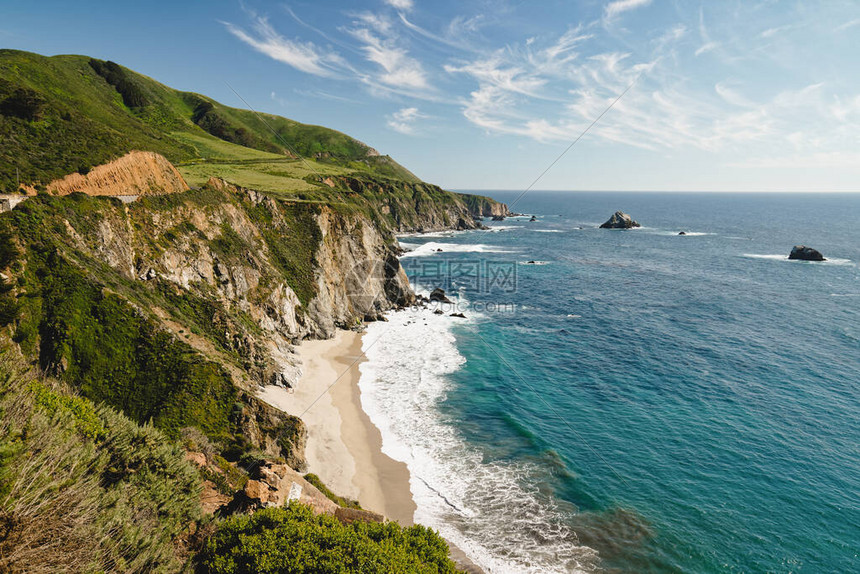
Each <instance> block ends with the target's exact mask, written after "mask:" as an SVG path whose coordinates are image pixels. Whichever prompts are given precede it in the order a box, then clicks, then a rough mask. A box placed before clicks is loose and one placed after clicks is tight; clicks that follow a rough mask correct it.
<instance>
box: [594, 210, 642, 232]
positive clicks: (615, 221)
mask: <svg viewBox="0 0 860 574" xmlns="http://www.w3.org/2000/svg"><path fill="white" fill-rule="evenodd" d="M632 227H641V225H639V224H638V223H636V222H635V221H633V218H632V217H630V216H629V215H627V214H626V213H624V212H623V211H616V212H615V213H613V214H612V217H610V218H609V219H608V220H606V222H605V223H604V224H603V225H601V226H600V229H630V228H632Z"/></svg>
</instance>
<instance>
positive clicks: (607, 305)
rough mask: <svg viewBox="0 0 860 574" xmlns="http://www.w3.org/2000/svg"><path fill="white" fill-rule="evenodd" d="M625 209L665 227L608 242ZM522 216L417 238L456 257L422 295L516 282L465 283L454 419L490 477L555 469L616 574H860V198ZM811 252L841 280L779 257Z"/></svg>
mask: <svg viewBox="0 0 860 574" xmlns="http://www.w3.org/2000/svg"><path fill="white" fill-rule="evenodd" d="M490 195H492V196H493V197H495V198H497V199H499V200H501V201H511V200H512V199H513V197H514V196H515V195H516V194H510V193H502V192H499V193H491V194H490ZM617 209H622V210H624V211H626V212H628V213H630V214H631V215H632V216H633V217H634V219H636V220H638V221H639V222H640V223H641V224H642V225H643V226H644V228H643V229H639V230H632V231H616V230H600V229H597V228H596V226H597V225H598V224H599V223H601V222H602V221H604V220H606V219H607V218H608V217H609V216H610V215H611V214H612V213H613V212H614V211H615V210H617ZM515 210H517V211H522V212H526V213H529V214H532V213H533V214H537V217H538V221H536V222H531V223H530V222H528V221H527V220H523V219H509V220H506V221H504V222H502V223H490V222H489V221H488V222H487V223H488V224H489V225H492V226H494V227H500V226H501V227H503V230H502V231H499V232H496V233H488V232H467V233H462V234H455V235H451V236H444V237H434V238H432V239H431V238H422V237H418V238H414V237H413V238H407V239H404V240H403V241H404V242H407V243H410V244H422V243H426V242H427V241H431V240H432V241H433V242H436V243H441V244H443V247H444V248H443V252H442V253H434V254H432V255H426V256H424V257H416V258H414V259H412V260H411V261H410V260H404V263H407V262H409V263H410V264H409V265H406V268H407V270H408V271H409V272H410V275H411V276H412V277H413V279H415V278H416V275H418V276H420V275H421V274H422V273H423V274H424V275H425V279H427V276H428V275H430V274H431V273H430V271H428V269H427V266H426V265H424V264H425V263H426V262H428V261H431V260H436V261H440V262H444V265H446V266H450V265H453V264H456V263H461V264H472V263H477V264H479V265H482V266H483V267H481V270H482V271H481V274H482V279H486V278H487V273H486V270H485V267H486V265H487V262H490V263H491V264H493V265H495V266H496V268H497V269H505V268H506V266H509V267H510V266H512V267H511V268H513V269H515V270H516V282H515V285H514V288H513V289H510V290H509V291H505V289H506V288H510V287H511V285H510V284H506V285H501V286H500V285H495V287H494V288H493V289H487V288H486V287H487V286H486V285H485V284H481V285H479V286H478V288H473V285H472V279H471V278H470V277H464V276H463V275H462V274H461V271H460V270H457V271H456V272H454V273H453V277H452V279H453V285H449V288H453V289H454V290H456V288H457V287H463V286H466V287H468V288H467V289H466V290H465V291H463V295H464V297H465V298H466V299H468V301H469V302H470V304H471V305H472V306H473V308H475V309H477V311H476V312H475V313H474V315H475V317H477V320H476V321H472V322H468V323H464V324H463V325H461V326H459V327H456V328H455V331H454V333H455V335H456V343H457V347H458V349H459V352H460V353H461V354H462V355H463V357H465V359H466V362H465V364H463V365H462V367H461V368H460V369H459V370H457V371H456V372H454V373H452V374H450V375H449V377H450V379H451V382H452V386H451V389H450V390H449V392H448V393H447V395H446V397H445V399H444V401H443V402H442V403H441V404H440V405H438V408H439V409H440V411H441V413H442V414H443V415H444V416H445V417H446V420H448V421H450V423H451V424H454V425H455V426H456V428H457V431H458V432H459V433H460V434H461V436H462V437H463V439H464V440H465V441H466V442H467V443H468V444H469V445H471V446H472V447H474V448H475V449H477V450H478V451H479V452H481V453H482V456H483V459H484V462H485V463H488V464H489V463H493V462H502V463H512V464H526V465H529V467H530V468H534V469H536V470H535V471H534V472H532V473H531V475H530V478H529V480H530V481H531V482H532V483H533V485H535V486H536V487H537V488H538V494H539V496H541V497H544V498H545V499H546V501H547V503H548V504H549V503H551V502H552V501H554V502H555V503H556V504H557V505H558V511H559V513H560V515H561V516H562V517H563V519H564V521H565V522H566V523H567V524H568V525H569V526H570V528H571V529H572V530H573V532H575V533H576V535H577V536H578V541H579V543H581V544H583V545H585V546H588V547H590V548H593V549H594V550H596V551H597V552H598V554H599V561H598V565H599V568H601V569H603V570H604V571H608V572H615V571H617V572H697V573H699V572H701V573H707V572H804V573H806V572H810V573H820V572H860V394H858V387H860V374H858V367H860V267H858V263H860V195H790V194H784V195H783V194H680V193H671V194H670V193H666V194H659V193H623V194H622V193H565V194H563V193H546V192H543V193H541V192H532V193H529V194H527V195H526V196H525V197H524V198H523V199H522V200H521V201H520V202H519V203H518V204H517V205H516V206H515ZM680 230H684V231H687V232H693V233H699V234H702V235H687V236H683V237H682V236H678V235H677V232H678V231H680ZM545 231H551V232H545ZM800 243H803V244H806V245H810V246H813V247H815V248H817V249H819V250H821V251H822V252H823V253H824V255H825V256H826V257H828V258H831V259H832V260H833V261H830V262H826V263H803V262H789V261H786V260H784V259H781V258H780V257H781V256H785V255H787V254H788V253H789V251H790V249H791V247H792V246H793V245H795V244H800ZM454 244H456V245H460V246H469V245H475V244H481V245H484V246H486V247H485V248H483V249H482V250H481V251H480V252H475V251H472V252H469V251H466V252H456V251H453V249H456V248H454V247H453V245H454ZM447 245H451V248H450V249H449V248H448V247H447ZM461 248H465V247H461ZM505 251H507V252H505ZM762 256H765V257H762ZM531 260H534V261H538V262H546V264H545V265H529V264H524V263H525V262H527V261H531ZM416 262H421V264H422V265H423V267H422V268H421V269H419V266H418V265H417V264H416ZM461 267H462V266H461ZM448 269H449V270H450V267H449V268H448ZM433 273H435V271H434V272H433ZM418 279H419V283H420V282H421V281H420V277H418ZM435 281H436V278H433V277H431V278H430V279H427V281H425V282H426V283H427V284H428V285H429V284H432V283H433V282H435ZM440 281H442V280H440ZM488 305H489V307H488ZM493 305H500V306H502V308H501V309H496V310H494V309H493V308H492V306H493ZM505 305H507V307H505ZM467 313H468V311H467ZM524 536H525V534H524ZM592 568H593V565H592Z"/></svg>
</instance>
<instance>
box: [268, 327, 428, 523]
mask: <svg viewBox="0 0 860 574" xmlns="http://www.w3.org/2000/svg"><path fill="white" fill-rule="evenodd" d="M361 344H362V334H361V333H356V332H354V331H343V330H339V331H338V332H337V333H336V334H335V336H334V338H332V339H325V340H308V341H303V342H302V343H301V345H299V346H298V347H297V354H298V356H299V358H300V359H301V362H302V376H301V377H300V378H299V380H298V382H297V383H296V387H295V388H294V389H291V390H288V389H283V388H281V387H276V386H273V385H269V386H266V387H264V388H263V390H262V391H260V393H259V394H258V396H259V397H260V398H261V399H263V400H264V401H266V402H267V403H269V404H271V405H273V406H275V407H277V408H279V409H281V410H283V411H284V412H286V413H288V414H291V415H294V416H300V417H301V418H302V420H303V421H304V422H305V425H306V426H307V428H308V443H307V447H306V449H305V456H306V458H307V461H308V472H311V473H314V474H316V475H317V476H319V477H320V479H321V480H322V481H323V483H325V485H326V486H328V487H329V488H330V489H331V490H332V492H334V493H335V494H337V495H340V496H344V497H347V498H352V499H355V500H358V502H359V504H361V506H362V508H364V509H366V510H372V511H374V512H378V513H380V514H383V515H384V516H385V517H386V518H388V519H390V520H393V521H396V522H398V523H400V524H401V525H402V526H411V525H412V524H413V518H414V514H415V509H416V506H415V502H414V501H413V499H412V491H411V490H410V484H409V478H410V476H409V470H408V468H407V467H406V464H405V463H403V462H399V461H396V460H394V459H392V458H391V457H389V456H387V455H386V454H384V453H383V452H382V435H381V434H380V432H379V429H378V428H376V426H375V425H374V424H373V422H372V421H371V420H370V417H368V416H367V413H365V412H364V410H362V408H361V391H360V390H359V387H358V382H359V378H360V377H361V373H360V372H359V365H360V364H361V362H362V361H364V360H365V359H363V358H362V359H360V360H358V359H359V357H361V356H362V352H361ZM338 377H340V378H338ZM335 381H337V382H336V383H335Z"/></svg>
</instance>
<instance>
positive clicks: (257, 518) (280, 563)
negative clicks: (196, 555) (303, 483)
mask: <svg viewBox="0 0 860 574" xmlns="http://www.w3.org/2000/svg"><path fill="white" fill-rule="evenodd" d="M200 571H201V572H205V573H207V574H239V573H243V572H255V573H257V574H329V573H338V574H348V573H351V572H415V573H418V574H443V573H452V574H453V573H456V572H457V569H456V568H455V566H454V563H453V562H451V560H450V559H449V558H448V545H447V544H446V543H445V541H444V540H442V538H441V537H440V536H439V535H438V534H436V533H435V532H434V531H433V530H430V529H429V528H425V527H423V526H411V527H409V528H403V527H401V526H399V525H398V524H396V523H393V522H389V523H387V524H379V523H366V522H354V523H352V524H342V523H341V522H339V521H338V520H337V519H336V518H334V517H333V516H329V515H325V514H322V515H314V513H313V512H312V511H311V509H310V508H309V507H308V506H305V505H303V504H298V503H295V502H294V503H291V504H290V505H289V506H288V507H285V508H267V509H264V510H260V511H258V512H256V513H255V514H253V515H251V516H235V517H232V518H230V519H228V520H226V521H224V522H223V523H222V524H221V525H220V527H219V528H218V531H217V532H216V533H215V534H214V535H213V536H212V537H211V538H209V540H208V541H207V542H206V545H205V548H204V551H203V552H202V554H201V559H200Z"/></svg>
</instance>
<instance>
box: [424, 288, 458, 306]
mask: <svg viewBox="0 0 860 574" xmlns="http://www.w3.org/2000/svg"><path fill="white" fill-rule="evenodd" d="M430 301H433V302H436V303H453V301H451V300H450V299H448V297H447V296H446V295H445V290H444V289H442V288H441V287H436V288H435V289H433V291H432V292H431V293H430Z"/></svg>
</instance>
